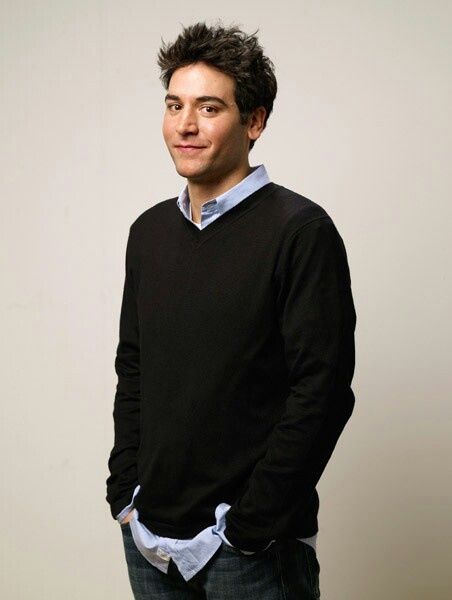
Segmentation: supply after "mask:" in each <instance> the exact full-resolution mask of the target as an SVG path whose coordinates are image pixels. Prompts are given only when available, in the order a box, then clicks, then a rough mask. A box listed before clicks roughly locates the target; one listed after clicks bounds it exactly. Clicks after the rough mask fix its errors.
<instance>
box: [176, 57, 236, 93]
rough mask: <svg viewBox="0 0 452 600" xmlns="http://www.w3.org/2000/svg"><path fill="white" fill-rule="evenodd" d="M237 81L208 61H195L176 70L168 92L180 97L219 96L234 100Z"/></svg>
mask: <svg viewBox="0 0 452 600" xmlns="http://www.w3.org/2000/svg"><path fill="white" fill-rule="evenodd" d="M234 87H235V81H234V79H233V78H232V77H231V76H230V75H227V74H226V73H223V72H222V71H220V70H219V69H217V68H215V67H213V66H211V65H207V64H206V63H201V62H198V63H194V64H191V65H186V66H184V67H180V68H179V69H176V71H174V73H173V75H172V76H171V79H170V83H169V86H168V93H169V94H175V95H177V96H179V97H181V98H182V97H184V96H185V97H196V96H219V97H220V98H223V99H224V100H226V101H233V100H234Z"/></svg>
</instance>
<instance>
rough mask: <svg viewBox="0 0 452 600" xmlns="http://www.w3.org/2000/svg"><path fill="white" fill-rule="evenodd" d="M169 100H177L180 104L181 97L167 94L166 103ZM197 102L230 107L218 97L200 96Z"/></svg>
mask: <svg viewBox="0 0 452 600" xmlns="http://www.w3.org/2000/svg"><path fill="white" fill-rule="evenodd" d="M167 100H177V101H179V102H180V98H179V96H176V95H175V94H166V96H165V102H166V101H167ZM195 102H197V103H200V102H218V104H221V105H223V106H226V107H227V106H228V105H227V104H226V102H225V101H224V100H223V99H222V98H219V97H218V96H198V97H197V98H196V99H195Z"/></svg>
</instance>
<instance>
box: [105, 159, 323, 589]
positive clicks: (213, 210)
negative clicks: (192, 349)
mask: <svg viewBox="0 0 452 600" xmlns="http://www.w3.org/2000/svg"><path fill="white" fill-rule="evenodd" d="M267 183H270V179H269V177H268V174H267V171H266V169H265V167H264V165H259V166H257V167H252V172H251V173H250V174H249V175H248V176H247V177H245V178H244V179H242V181H240V182H239V183H238V184H237V185H235V186H234V187H232V188H230V189H229V190H227V191H226V192H224V194H221V195H220V196H217V197H216V198H214V199H213V200H209V201H208V202H205V203H204V204H203V205H202V207H201V223H194V221H193V220H192V213H191V204H190V200H189V197H188V188H187V186H185V187H184V188H183V189H182V190H181V192H180V194H179V196H178V198H177V205H178V207H179V208H180V210H181V211H182V214H183V215H184V216H185V218H187V219H188V220H189V221H191V222H192V223H193V224H194V225H196V226H197V227H198V228H199V229H202V228H203V227H206V226H208V225H209V224H210V223H212V221H214V220H215V219H217V218H218V217H219V216H220V215H222V214H223V213H225V212H226V211H228V210H229V209H230V208H232V207H233V206H235V205H236V204H238V203H239V202H241V201H242V200H244V199H245V198H247V197H248V196H249V195H250V194H252V193H253V192H255V191H257V190H258V189H259V188H261V187H262V186H264V185H266V184H267ZM139 490H140V485H137V486H136V487H135V490H134V492H133V496H132V500H131V501H130V504H128V505H127V506H126V507H124V508H123V509H122V511H121V512H120V513H119V514H118V515H117V516H116V519H117V520H118V521H120V522H121V521H123V519H124V518H125V517H126V516H127V514H128V513H129V511H130V510H131V509H132V508H133V509H134V510H133V512H132V518H131V520H130V528H131V532H132V536H133V539H134V542H135V544H136V546H137V548H138V550H139V551H140V552H141V554H142V555H143V556H144V558H145V559H146V560H147V561H149V562H150V563H151V564H152V565H154V566H155V567H157V568H158V569H160V571H163V573H167V572H168V563H169V561H170V559H171V558H172V559H173V561H174V562H175V563H176V566H177V568H178V569H179V571H180V573H181V575H182V576H183V578H184V579H185V581H188V580H189V579H191V578H192V577H193V576H194V575H195V574H196V573H197V572H198V571H200V570H201V569H202V568H203V567H204V565H205V564H206V563H207V562H208V561H209V559H210V558H211V557H212V556H213V555H214V554H215V552H216V551H217V550H218V548H219V547H220V546H221V544H222V543H223V542H224V543H225V544H227V545H228V546H232V544H231V543H230V542H229V540H228V539H227V538H226V536H225V535H224V530H225V528H226V523H225V515H226V513H227V511H228V510H229V508H230V507H231V506H230V504H227V503H226V502H221V503H220V504H218V506H217V507H216V509H215V525H212V526H209V527H206V528H205V529H203V530H202V531H201V532H200V533H198V535H196V536H195V537H194V538H192V539H188V540H179V539H175V538H168V537H162V536H158V535H156V534H154V533H152V532H151V531H149V529H147V527H146V526H145V525H143V523H141V522H140V520H139V518H140V515H139V512H138V510H137V508H134V506H133V500H134V498H135V496H136V495H137V493H138V492H139ZM297 539H299V540H301V541H302V542H306V543H307V544H309V545H310V546H312V547H313V548H314V550H316V541H317V534H315V535H313V536H312V537H309V538H297ZM273 542H274V540H272V541H271V542H270V543H269V544H268V545H267V546H266V548H268V547H269V546H270V545H271V544H273ZM240 551H241V552H243V554H254V552H249V551H247V550H240Z"/></svg>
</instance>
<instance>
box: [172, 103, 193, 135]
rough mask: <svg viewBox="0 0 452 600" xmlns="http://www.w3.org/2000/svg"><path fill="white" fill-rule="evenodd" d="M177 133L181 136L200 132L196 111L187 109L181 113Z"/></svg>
mask: <svg viewBox="0 0 452 600" xmlns="http://www.w3.org/2000/svg"><path fill="white" fill-rule="evenodd" d="M176 131H177V133H178V134H179V135H186V134H187V133H197V132H198V122H197V119H196V111H195V110H192V109H190V107H186V108H185V109H183V110H180V111H179V114H178V119H177V124H176Z"/></svg>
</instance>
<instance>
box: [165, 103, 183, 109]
mask: <svg viewBox="0 0 452 600" xmlns="http://www.w3.org/2000/svg"><path fill="white" fill-rule="evenodd" d="M175 106H180V104H167V105H166V108H167V109H168V110H171V109H172V108H174V107H175Z"/></svg>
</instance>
